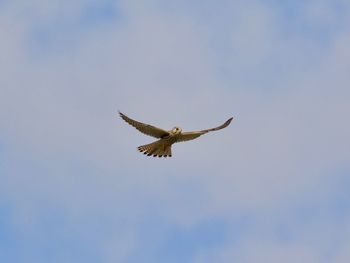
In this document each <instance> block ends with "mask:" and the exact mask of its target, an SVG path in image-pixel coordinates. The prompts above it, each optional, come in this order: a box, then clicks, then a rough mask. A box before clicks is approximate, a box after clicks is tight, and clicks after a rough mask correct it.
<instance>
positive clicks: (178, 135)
mask: <svg viewBox="0 0 350 263" xmlns="http://www.w3.org/2000/svg"><path fill="white" fill-rule="evenodd" d="M119 115H120V117H121V118H122V119H123V120H124V121H126V122H127V123H128V124H130V125H131V126H133V127H135V128H136V129H137V130H139V131H140V132H142V133H144V134H146V135H149V136H152V137H155V138H158V139H159V140H157V141H155V142H153V143H150V144H146V145H142V146H139V147H138V148H137V149H138V150H139V151H140V152H143V154H146V155H148V156H153V157H156V156H158V157H168V156H169V157H171V145H172V144H174V143H176V142H183V141H189V140H193V139H196V138H198V137H199V136H201V135H203V134H205V133H208V132H211V131H218V130H221V129H223V128H226V127H227V126H228V125H229V124H230V123H231V121H232V119H233V118H230V119H228V120H227V121H226V122H225V123H224V124H222V125H220V126H218V127H216V128H212V129H207V130H201V131H192V132H182V129H181V128H179V127H174V128H172V129H171V130H170V131H166V130H163V129H160V128H157V127H155V126H152V125H149V124H145V123H142V122H138V121H135V120H133V119H131V118H129V117H128V116H126V115H125V114H123V113H121V112H119Z"/></svg>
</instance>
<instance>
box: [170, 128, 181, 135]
mask: <svg viewBox="0 0 350 263" xmlns="http://www.w3.org/2000/svg"><path fill="white" fill-rule="evenodd" d="M181 132H182V129H181V128H180V127H174V128H173V129H172V130H171V133H172V134H180V133H181Z"/></svg>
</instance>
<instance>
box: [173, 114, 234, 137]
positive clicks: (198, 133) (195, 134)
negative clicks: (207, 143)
mask: <svg viewBox="0 0 350 263" xmlns="http://www.w3.org/2000/svg"><path fill="white" fill-rule="evenodd" d="M232 119H233V118H230V119H228V120H227V121H226V122H225V123H224V124H222V125H220V126H218V127H215V128H211V129H206V130H201V131H193V132H183V133H181V134H180V135H179V137H178V139H177V142H183V141H190V140H193V139H196V138H198V137H199V136H201V135H203V134H206V133H208V132H211V131H218V130H221V129H224V128H226V127H227V126H229V125H230V123H231V121H232Z"/></svg>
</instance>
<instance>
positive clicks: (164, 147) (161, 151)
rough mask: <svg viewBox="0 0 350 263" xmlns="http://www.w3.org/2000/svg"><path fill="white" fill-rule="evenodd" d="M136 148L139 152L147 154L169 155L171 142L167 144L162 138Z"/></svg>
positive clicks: (154, 155)
mask: <svg viewBox="0 0 350 263" xmlns="http://www.w3.org/2000/svg"><path fill="white" fill-rule="evenodd" d="M137 149H138V150H139V151H140V152H143V154H147V156H151V155H153V157H156V156H158V157H168V156H169V157H171V144H168V143H166V142H164V141H163V140H159V141H155V142H153V143H150V144H146V145H142V146H139V147H138V148H137Z"/></svg>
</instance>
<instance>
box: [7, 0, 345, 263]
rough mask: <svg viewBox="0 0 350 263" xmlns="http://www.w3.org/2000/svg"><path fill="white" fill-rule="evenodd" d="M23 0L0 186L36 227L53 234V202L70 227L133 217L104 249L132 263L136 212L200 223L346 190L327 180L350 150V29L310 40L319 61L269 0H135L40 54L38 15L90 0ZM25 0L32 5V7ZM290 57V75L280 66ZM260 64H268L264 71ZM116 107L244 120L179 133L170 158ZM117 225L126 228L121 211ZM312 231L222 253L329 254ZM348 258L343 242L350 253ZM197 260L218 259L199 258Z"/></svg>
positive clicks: (200, 123)
mask: <svg viewBox="0 0 350 263" xmlns="http://www.w3.org/2000/svg"><path fill="white" fill-rule="evenodd" d="M19 3H20V2H15V3H14V4H11V5H10V6H9V7H8V9H7V10H8V11H9V13H7V15H6V16H4V17H2V18H1V22H2V23H1V24H2V25H3V27H1V29H0V30H1V31H0V36H1V37H0V38H1V39H4V41H2V42H1V44H0V45H1V50H3V52H2V53H0V57H1V61H7V63H6V64H5V63H3V64H1V65H0V68H1V71H2V72H4V77H3V78H1V80H0V85H1V87H2V88H1V97H0V117H1V119H2V122H1V123H0V128H1V133H0V134H1V136H2V139H5V141H6V142H8V144H9V145H10V147H9V148H10V150H9V152H8V153H7V156H6V163H5V166H3V167H5V168H4V171H5V174H2V175H1V176H0V180H1V181H3V183H2V184H1V186H0V187H1V189H2V190H3V191H2V192H3V195H6V198H7V199H8V200H10V203H11V204H12V205H13V206H14V217H15V224H16V225H19V226H22V228H20V229H22V232H23V233H25V232H26V231H28V229H34V232H35V231H36V230H38V229H39V231H40V229H41V228H40V222H41V220H42V218H41V216H42V213H44V212H45V211H44V210H45V208H46V207H47V206H53V207H55V208H57V209H58V210H59V211H60V212H61V213H62V214H63V215H64V217H65V218H66V219H67V221H68V223H67V225H69V226H70V227H74V226H75V224H76V223H77V221H79V220H80V219H81V218H86V217H87V218H89V217H93V218H96V214H101V215H102V216H103V215H108V216H110V217H111V218H113V219H115V220H116V221H118V219H119V218H120V216H121V215H122V217H123V218H126V220H131V222H130V223H129V224H127V226H126V227H125V229H124V232H123V235H122V236H123V237H120V238H118V237H115V238H106V240H101V242H104V243H103V247H104V248H103V249H102V248H101V251H104V252H101V253H105V254H106V257H110V258H111V259H113V260H114V256H115V255H116V257H117V258H118V257H119V256H120V259H119V261H123V259H125V258H126V257H127V255H128V254H129V253H132V251H133V249H135V247H137V246H138V245H139V244H138V238H139V236H138V235H139V233H135V232H134V230H133V224H137V222H134V221H133V220H132V219H134V218H142V217H145V218H146V217H149V216H152V215H149V212H148V211H149V210H152V212H153V213H154V215H155V216H159V215H161V216H162V218H164V220H167V221H169V222H172V223H175V224H179V225H182V226H187V227H188V226H189V227H191V226H193V225H195V224H197V223H198V222H201V221H202V220H204V219H206V218H210V217H223V218H225V219H226V220H227V221H230V220H231V219H232V218H235V217H236V216H237V215H240V214H248V215H251V216H261V215H262V214H263V215H264V214H269V215H270V216H272V217H273V215H275V214H274V211H275V210H278V209H281V208H286V207H287V208H290V209H292V208H293V207H294V206H296V205H298V204H299V203H300V201H301V200H304V199H306V200H317V199H320V200H322V199H325V200H327V198H329V196H330V195H332V193H333V191H336V189H337V187H338V186H337V183H334V181H333V180H332V178H330V177H331V176H334V175H333V174H334V173H336V172H337V169H338V168H339V167H344V166H345V167H347V165H348V163H349V157H348V156H350V153H349V149H350V145H349V144H350V142H349V140H348V134H350V125H349V124H348V122H347V121H346V120H347V117H348V116H349V113H350V106H349V103H348V99H347V98H348V97H349V89H348V87H347V84H348V83H349V79H348V74H347V72H348V68H349V63H348V61H349V60H348V59H347V57H348V56H349V54H350V53H349V50H350V49H349V48H348V47H349V46H350V43H349V42H350V41H349V32H347V31H341V32H338V33H337V34H335V35H334V36H333V37H334V39H331V45H330V46H329V48H326V49H323V47H319V46H318V43H313V45H315V49H318V52H316V53H315V54H317V55H318V56H320V57H318V58H317V59H315V60H313V59H311V61H309V59H310V57H309V56H305V57H304V55H305V54H306V53H307V51H308V50H310V42H309V40H306V41H304V39H302V38H298V37H297V36H293V39H292V40H290V41H289V39H287V40H286V39H284V38H283V37H284V34H283V32H281V27H280V26H279V25H278V22H280V21H279V19H281V18H280V17H279V16H278V14H276V13H275V12H276V11H275V10H272V9H270V8H269V7H267V6H266V5H264V4H257V5H255V6H254V8H251V7H250V6H249V5H248V4H247V5H245V4H240V5H238V7H239V8H241V9H237V10H235V11H234V14H237V16H233V17H230V16H228V17H226V18H225V19H226V22H225V23H224V24H223V23H222V21H212V22H213V23H214V24H206V22H205V20H201V19H202V18H201V17H200V16H198V14H191V13H189V12H184V13H181V8H179V9H177V12H175V13H173V14H169V13H165V14H166V15H164V13H161V12H159V10H160V9H158V8H157V7H156V3H153V2H152V3H153V4H151V5H148V3H144V4H143V5H142V6H141V7H140V6H139V5H138V4H135V3H134V2H133V3H130V2H122V3H121V4H120V8H122V11H123V12H125V14H127V15H126V18H125V20H123V21H122V22H121V24H118V25H115V28H113V27H109V26H108V27H107V26H106V27H105V28H93V29H91V30H88V31H86V32H84V33H83V34H81V35H80V36H79V38H77V39H79V41H77V45H75V46H69V45H67V47H66V48H65V49H64V50H55V51H54V52H52V53H51V52H50V51H49V52H47V53H45V54H44V55H43V54H41V53H40V52H39V53H34V54H33V53H31V52H30V49H29V48H28V43H29V42H30V29H31V28H30V27H29V26H28V25H26V23H25V22H26V21H32V19H34V18H36V17H37V16H38V17H39V18H40V19H38V20H36V19H34V20H36V21H39V22H40V21H45V20H50V19H52V17H56V19H57V18H58V17H59V16H61V15H62V14H64V15H66V14H67V13H69V14H70V17H72V16H74V15H75V14H76V13H77V12H79V11H78V10H80V9H81V8H82V5H83V4H82V2H80V1H77V2H74V3H73V5H72V6H69V5H67V4H64V3H63V2H60V3H58V2H57V3H56V2H52V3H51V2H50V4H47V3H46V4H44V3H43V2H42V1H37V2H32V3H31V4H32V5H31V6H29V5H27V6H26V7H25V8H24V7H19ZM68 7H69V8H68ZM22 8H23V9H22ZM27 8H28V9H27ZM230 8H231V9H232V10H233V9H234V6H230ZM318 10H319V9H318ZM322 10H323V9H322ZM322 10H321V11H322ZM21 12H27V13H28V16H25V17H24V18H21V19H19V18H18V17H19V16H20V15H19V14H20V13H21ZM308 12H309V11H308ZM311 13H312V12H311ZM238 14H240V15H238ZM320 14H321V15H320V16H319V17H316V18H317V19H316V21H318V19H319V18H323V17H324V16H323V15H322V12H320ZM33 17H34V18H33ZM327 19H328V18H327ZM327 19H326V20H327ZM332 19H334V17H333V16H332ZM18 21H19V22H18ZM327 21H328V20H327ZM216 23H217V24H216ZM324 23H328V22H324ZM214 30H218V31H220V32H222V34H225V33H228V34H229V37H228V38H226V36H223V35H222V34H221V33H220V36H221V37H222V39H228V40H229V42H228V43H229V44H228V45H227V46H226V45H223V48H224V49H223V50H217V47H218V46H217V45H216V44H217V43H218V41H217V40H215V39H213V37H214V36H216V35H217V32H214ZM294 44H297V47H300V49H298V48H296V47H295V46H294ZM299 51H300V52H299ZM320 51H322V52H324V53H322V52H320ZM36 56H37V57H36ZM279 56H282V57H283V58H285V59H286V60H287V59H290V61H291V63H292V64H293V66H291V67H289V65H288V63H289V60H288V61H284V60H282V59H280V58H278V57H279ZM311 58H314V57H313V56H311ZM270 60H271V61H270ZM276 61H277V62H278V63H276ZM281 61H282V62H283V63H282V67H284V71H283V74H281V76H278V73H279V72H280V71H279V70H278V68H276V72H277V73H274V71H273V70H272V69H274V68H275V67H276V64H277V66H278V65H279V63H281ZM299 66H300V67H299ZM223 68H224V70H223ZM241 68H243V69H244V70H240V69H241ZM260 69H261V71H262V72H264V73H265V72H269V74H270V75H268V76H267V77H266V78H261V72H260ZM266 69H269V71H268V70H266ZM223 71H226V73H223ZM231 74H232V75H231ZM274 74H275V75H276V78H277V79H278V81H276V80H275V79H273V78H272V76H273V75H274ZM236 76H237V78H235V77H236ZM256 76H258V77H257V79H255V78H256ZM245 80H252V81H251V82H250V81H249V84H246V82H245ZM259 82H260V83H259ZM260 84H261V86H262V87H263V88H261V89H260V88H259V85H260ZM282 84H283V87H281V86H280V85H282ZM268 86H271V88H270V89H266V87H268ZM118 109H119V110H123V111H125V112H126V113H127V114H130V115H131V116H132V117H135V118H137V119H140V120H142V121H147V122H151V123H153V124H156V125H160V126H164V127H165V128H166V127H169V128H171V127H172V126H173V125H174V124H176V125H181V126H183V127H184V128H186V129H200V128H206V127H207V126H215V125H216V124H219V123H220V122H221V121H223V120H225V118H227V117H230V116H231V115H233V116H234V117H235V121H234V122H233V123H232V125H231V126H230V127H229V128H228V129H226V130H224V131H222V132H220V133H216V134H211V135H207V136H206V137H203V138H201V139H200V141H193V142H191V143H188V144H185V143H184V144H178V145H175V146H174V150H173V151H174V158H173V159H172V160H153V159H151V160H150V159H148V158H145V157H144V156H140V155H139V154H138V153H137V152H136V150H135V148H136V146H138V145H140V144H143V143H147V142H148V141H151V140H152V139H150V138H146V137H142V136H141V135H140V134H138V133H137V131H134V130H132V128H131V127H129V126H126V125H125V124H124V123H123V122H122V121H121V120H119V119H117V117H116V114H117V110H118ZM17 165H20V166H22V167H16V166H17ZM335 176H336V175H335ZM329 186H332V188H331V189H329ZM108 211H111V212H110V214H109V213H108ZM23 215H27V216H28V217H27V219H28V218H31V219H32V220H29V221H28V220H27V219H25V217H24V216H23ZM91 224H92V225H93V224H94V223H91ZM110 224H112V223H110ZM112 225H113V226H114V227H115V229H116V230H114V231H115V233H117V232H118V230H119V229H120V228H121V227H122V225H123V224H120V222H119V221H118V222H117V223H115V224H112ZM89 226H90V224H89V223H87V224H86V225H84V226H83V227H89ZM260 227H261V228H263V227H264V226H260ZM256 230H257V231H260V229H256ZM271 231H272V230H271ZM112 232H113V231H112ZM113 233H114V232H113ZM308 234H310V235H313V234H314V232H310V233H307V234H306V237H305V239H306V241H305V240H304V236H303V237H300V239H301V240H303V241H300V242H301V243H300V244H299V243H296V244H292V245H284V244H278V242H275V241H274V240H267V242H266V243H265V242H264V238H261V239H255V237H254V236H253V237H251V236H250V235H248V237H246V238H247V240H246V241H244V240H243V241H244V242H243V244H242V245H240V246H242V247H243V252H242V253H241V254H237V253H236V252H234V253H233V254H232V253H231V252H230V251H231V249H233V250H234V249H235V247H236V244H233V245H232V247H230V244H228V247H227V248H224V249H223V250H222V251H221V250H219V251H213V253H214V254H213V255H211V256H212V257H213V258H217V257H218V256H217V255H216V253H220V254H221V253H223V256H222V258H221V257H219V258H220V259H221V261H222V262H227V261H229V259H230V258H231V256H232V257H238V260H240V261H241V262H251V261H256V260H258V259H260V258H264V259H266V261H270V262H273V261H277V260H279V261H281V260H282V259H283V261H285V260H288V258H289V259H291V258H293V257H292V256H293V255H298V257H300V258H299V259H300V260H297V261H300V262H301V261H303V260H304V261H307V262H318V260H319V257H320V256H321V255H322V253H321V254H320V249H321V248H323V247H322V246H321V247H320V246H319V245H318V244H317V245H315V246H313V245H311V246H308V243H307V242H308V238H310V236H309V237H308V236H307V235H308ZM78 235H79V234H78ZM262 236H263V237H264V235H262ZM267 236H268V235H267ZM124 237H125V239H124ZM100 238H101V239H103V238H102V237H100ZM268 238H271V237H268ZM325 238H326V237H325V236H321V237H320V239H325ZM109 242H110V243H109ZM262 243H264V244H262ZM120 244H124V245H125V246H120ZM250 244H252V245H250ZM346 244H347V243H346V242H345V245H344V246H346ZM116 246H117V247H120V251H119V252H118V251H117V252H116V254H114V251H113V247H116ZM249 251H254V253H251V255H255V256H256V257H254V256H249V255H248V254H249ZM344 251H345V250H344ZM288 255H289V256H288ZM346 257H347V254H346V253H345V252H344V253H343V252H342V253H340V255H339V262H343V261H344V260H343V258H346ZM293 259H295V258H293ZM342 260H343V261H342ZM198 262H206V261H205V260H204V259H201V256H198ZM212 262H213V261H212ZM344 262H345V261H344Z"/></svg>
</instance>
